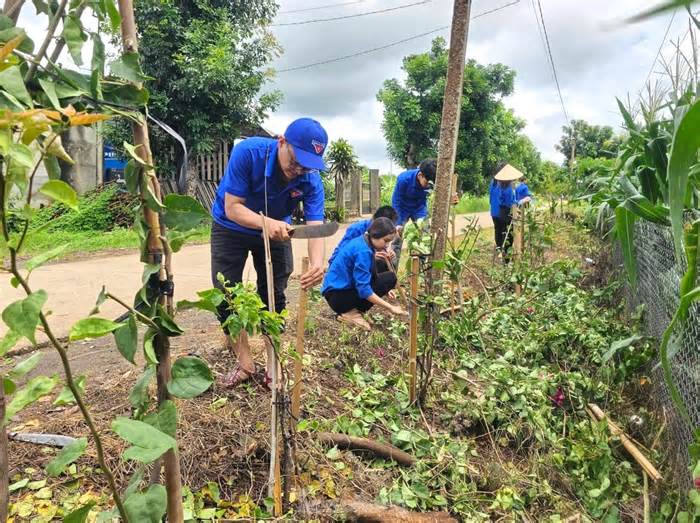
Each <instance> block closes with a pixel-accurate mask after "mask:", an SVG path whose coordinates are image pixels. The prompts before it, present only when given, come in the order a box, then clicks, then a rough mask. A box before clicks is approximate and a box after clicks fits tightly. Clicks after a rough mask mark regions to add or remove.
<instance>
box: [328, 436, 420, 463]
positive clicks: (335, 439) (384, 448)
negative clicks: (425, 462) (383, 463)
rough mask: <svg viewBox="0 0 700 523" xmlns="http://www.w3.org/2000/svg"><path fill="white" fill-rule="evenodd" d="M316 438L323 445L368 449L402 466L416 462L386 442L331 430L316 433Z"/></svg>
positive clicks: (349, 448)
mask: <svg viewBox="0 0 700 523" xmlns="http://www.w3.org/2000/svg"><path fill="white" fill-rule="evenodd" d="M318 439H319V441H321V443H323V444H324V445H330V446H336V447H339V448H342V449H348V450H364V451H369V452H372V453H374V454H375V455H377V456H379V457H382V458H385V459H390V460H394V461H395V462H396V463H398V464H399V465H403V466H404V467H412V466H413V465H415V463H416V458H414V457H413V456H411V455H410V454H407V453H406V452H404V451H403V450H401V449H399V448H396V447H394V446H393V445H389V444H388V443H379V442H378V441H374V440H371V439H367V438H358V437H355V436H347V435H345V434H337V433H333V432H320V433H319V434H318Z"/></svg>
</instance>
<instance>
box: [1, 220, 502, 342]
mask: <svg viewBox="0 0 700 523" xmlns="http://www.w3.org/2000/svg"><path fill="white" fill-rule="evenodd" d="M469 216H472V215H460V216H458V221H457V229H458V230H460V229H461V228H462V227H464V225H465V224H466V221H467V219H468V217H469ZM473 216H476V217H477V219H478V224H479V225H480V226H481V227H482V228H487V227H491V226H492V224H491V218H490V217H489V213H488V212H484V213H475V214H474V215H473ZM345 228H346V227H345V226H344V227H341V229H340V230H339V231H338V232H337V233H336V234H335V235H334V236H332V237H330V238H328V239H327V240H326V257H328V256H330V254H331V253H332V252H333V249H334V248H335V247H336V245H337V244H338V242H339V241H340V239H341V238H342V237H343V234H344V233H345ZM305 242H306V241H305V240H292V243H293V249H294V267H295V272H294V275H298V270H299V268H300V267H301V259H302V257H304V256H305V255H306V245H305ZM209 254H210V253H209V244H204V245H193V246H189V247H184V248H183V249H182V250H181V251H180V252H179V253H177V254H176V255H175V256H174V257H173V272H174V274H175V283H176V287H175V294H176V297H177V299H178V300H181V299H193V298H195V297H196V293H197V291H200V290H203V289H207V288H210V287H211V280H210V273H209V262H210V258H209ZM142 270H143V269H142V265H141V263H140V262H139V259H138V256H137V254H136V253H135V252H132V253H129V254H124V255H118V256H114V255H112V256H108V257H95V258H89V259H85V260H79V261H73V262H67V263H56V264H51V265H46V266H44V267H40V268H39V269H37V270H36V271H34V272H33V273H32V276H31V281H30V283H31V285H32V288H33V289H45V290H46V291H47V292H48V294H49V300H48V303H47V305H46V306H45V307H44V310H45V311H52V312H51V315H50V317H49V322H50V324H51V327H52V329H53V330H54V332H55V333H56V334H57V335H58V336H59V337H63V336H67V335H68V332H69V331H70V327H71V325H73V324H74V323H75V322H76V321H78V320H79V319H80V318H84V317H85V316H87V315H88V314H89V312H90V311H91V310H92V308H93V306H94V304H95V299H96V298H97V295H98V294H99V292H100V289H101V288H102V286H103V285H106V286H107V289H108V290H109V291H110V292H111V293H113V294H114V295H116V296H120V297H122V298H123V299H125V300H126V301H127V302H130V301H131V300H132V297H133V296H134V294H135V293H136V291H138V289H139V282H140V275H141V272H142ZM243 274H244V278H245V279H247V280H250V281H254V280H255V270H254V269H253V264H252V259H250V258H249V259H248V263H247V265H246V268H245V270H244V273H243ZM294 275H293V276H294ZM9 280H10V276H9V275H7V274H5V273H2V274H0V289H2V292H0V310H4V308H5V307H6V306H7V305H9V304H10V303H12V302H13V301H15V300H18V299H21V298H23V297H24V293H23V292H21V291H20V290H18V289H13V288H12V287H11V286H10V282H9ZM122 312H123V309H122V308H121V307H120V306H118V305H116V304H114V303H113V302H107V303H105V304H104V305H103V306H102V309H101V313H100V315H101V316H102V317H105V318H114V317H116V316H118V315H119V314H121V313H122ZM6 331H7V328H6V327H5V325H4V324H3V323H2V322H0V335H3V334H5V332H6ZM45 340H46V337H45V336H44V335H43V334H41V333H39V334H38V335H37V341H38V342H39V343H41V342H43V341H45ZM25 341H26V340H25Z"/></svg>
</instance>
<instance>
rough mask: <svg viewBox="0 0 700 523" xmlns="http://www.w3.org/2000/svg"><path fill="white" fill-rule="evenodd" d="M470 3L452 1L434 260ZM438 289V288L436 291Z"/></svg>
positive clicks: (436, 276)
mask: <svg viewBox="0 0 700 523" xmlns="http://www.w3.org/2000/svg"><path fill="white" fill-rule="evenodd" d="M470 10H471V0H455V2H454V10H453V13H452V32H451V35H450V53H449V58H448V67H447V82H446V84H445V97H444V102H443V105H442V123H441V125H440V148H439V151H438V163H437V176H436V179H435V199H434V200H433V217H432V220H431V229H430V232H431V234H432V236H433V238H435V247H434V250H433V258H432V259H433V260H441V259H443V258H444V257H445V247H446V243H447V241H446V240H447V231H448V221H449V217H450V192H451V186H452V173H453V172H454V166H455V156H456V154H457V135H458V129H459V117H460V108H461V105H462V104H461V101H462V84H463V80H464V60H465V52H466V48H467V34H468V31H469V12H470ZM432 275H433V281H435V282H439V281H440V279H441V277H442V269H440V268H434V267H433V268H432ZM436 290H439V289H436Z"/></svg>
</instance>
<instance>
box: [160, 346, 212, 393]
mask: <svg viewBox="0 0 700 523" xmlns="http://www.w3.org/2000/svg"><path fill="white" fill-rule="evenodd" d="M212 383H214V380H213V378H212V375H211V371H210V370H209V367H207V364H206V363H204V362H203V361H202V360H201V359H200V358H195V357H191V356H186V357H184V358H179V359H178V360H177V361H176V362H175V363H174V364H173V367H172V371H171V380H170V383H168V391H169V392H170V394H172V395H173V396H175V397H176V398H184V399H189V398H194V397H195V396H199V395H200V394H201V393H202V392H204V391H205V390H207V389H208V388H209V387H211V384H212Z"/></svg>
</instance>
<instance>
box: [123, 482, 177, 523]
mask: <svg viewBox="0 0 700 523" xmlns="http://www.w3.org/2000/svg"><path fill="white" fill-rule="evenodd" d="M167 504H168V498H167V494H166V491H165V487H164V486H163V485H151V486H150V487H148V490H146V492H144V493H140V492H139V493H135V494H132V495H131V496H129V497H128V498H127V499H126V500H125V501H124V508H125V509H126V513H127V515H128V518H129V521H138V522H139V523H160V522H161V521H162V520H163V516H165V511H166V509H167Z"/></svg>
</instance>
